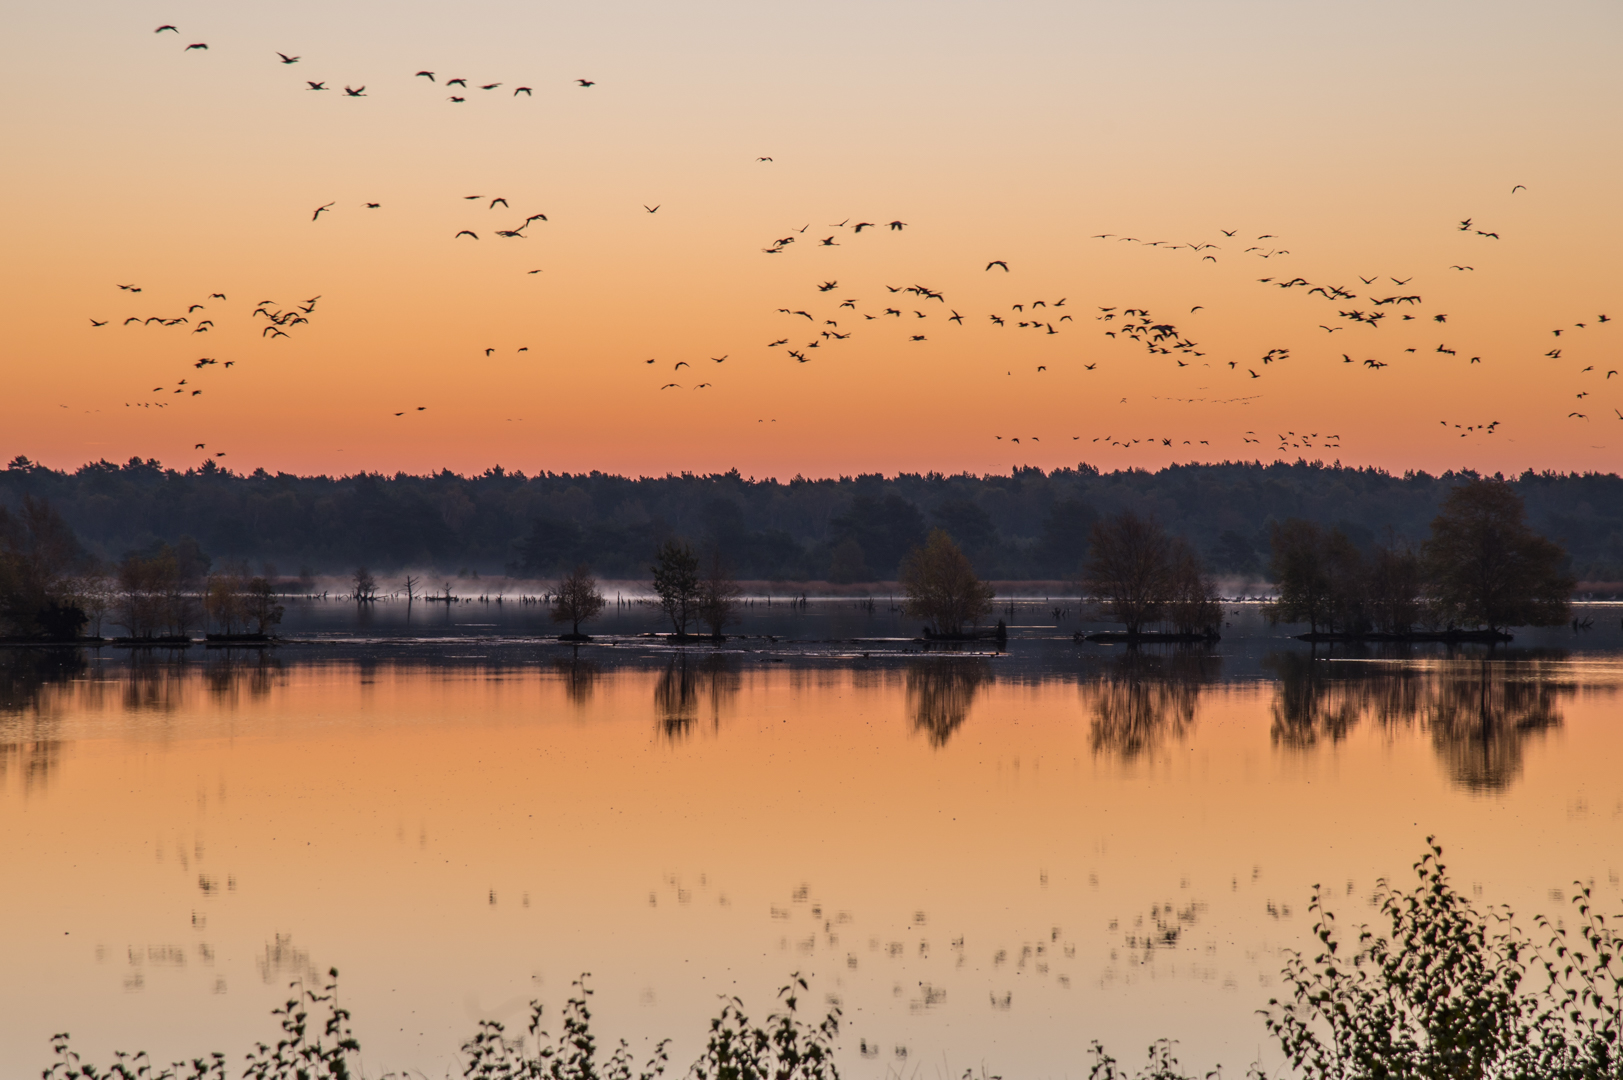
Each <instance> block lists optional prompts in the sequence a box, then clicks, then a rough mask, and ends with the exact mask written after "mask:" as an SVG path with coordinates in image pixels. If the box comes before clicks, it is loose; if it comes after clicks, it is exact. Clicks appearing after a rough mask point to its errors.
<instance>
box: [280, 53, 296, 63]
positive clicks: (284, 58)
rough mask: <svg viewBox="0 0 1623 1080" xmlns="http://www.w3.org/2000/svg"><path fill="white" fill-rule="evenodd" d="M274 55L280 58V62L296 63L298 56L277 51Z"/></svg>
mask: <svg viewBox="0 0 1623 1080" xmlns="http://www.w3.org/2000/svg"><path fill="white" fill-rule="evenodd" d="M276 55H277V56H280V57H281V58H282V63H284V64H297V63H298V62H299V58H298V57H297V56H289V55H288V54H287V53H285V52H279V53H277V54H276Z"/></svg>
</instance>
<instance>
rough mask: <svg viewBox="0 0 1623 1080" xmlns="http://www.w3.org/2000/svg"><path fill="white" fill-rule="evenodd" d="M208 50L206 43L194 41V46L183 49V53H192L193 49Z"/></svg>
mask: <svg viewBox="0 0 1623 1080" xmlns="http://www.w3.org/2000/svg"><path fill="white" fill-rule="evenodd" d="M207 48H208V45H207V44H206V43H205V42H201V41H194V42H193V43H192V44H190V45H188V46H186V47H185V48H184V49H182V50H181V52H191V51H192V50H193V49H205V50H206V49H207Z"/></svg>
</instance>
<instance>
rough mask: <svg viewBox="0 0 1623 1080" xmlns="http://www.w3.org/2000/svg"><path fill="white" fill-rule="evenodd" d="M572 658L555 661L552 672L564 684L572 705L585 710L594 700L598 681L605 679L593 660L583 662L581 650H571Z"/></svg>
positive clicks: (600, 668)
mask: <svg viewBox="0 0 1623 1080" xmlns="http://www.w3.org/2000/svg"><path fill="white" fill-rule="evenodd" d="M570 652H571V654H572V655H570V657H569V658H568V659H566V660H554V661H553V662H552V670H553V671H555V672H557V673H558V677H559V678H560V679H561V680H562V681H563V684H564V696H565V697H567V698H569V701H570V704H572V705H575V706H577V707H580V708H584V707H585V706H586V705H587V704H589V703H590V702H591V700H592V694H593V693H594V692H596V690H597V684H598V680H600V679H601V678H602V677H603V669H602V667H600V666H599V665H598V664H596V663H595V662H593V661H591V660H582V659H581V658H580V650H579V649H572V650H570Z"/></svg>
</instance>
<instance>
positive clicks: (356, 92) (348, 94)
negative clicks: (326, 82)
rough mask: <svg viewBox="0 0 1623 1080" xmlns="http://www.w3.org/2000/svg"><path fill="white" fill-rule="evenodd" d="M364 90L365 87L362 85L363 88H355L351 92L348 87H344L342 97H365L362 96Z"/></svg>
mask: <svg viewBox="0 0 1623 1080" xmlns="http://www.w3.org/2000/svg"><path fill="white" fill-rule="evenodd" d="M365 89H366V87H365V86H364V85H363V86H357V87H355V88H354V89H353V90H351V89H350V88H349V87H348V86H345V87H344V95H345V96H346V97H365V96H366V94H364V93H363V92H362V91H364V90H365Z"/></svg>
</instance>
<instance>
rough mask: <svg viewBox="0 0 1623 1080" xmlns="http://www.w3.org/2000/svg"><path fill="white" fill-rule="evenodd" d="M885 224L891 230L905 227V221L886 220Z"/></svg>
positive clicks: (898, 230) (896, 230) (894, 230)
mask: <svg viewBox="0 0 1623 1080" xmlns="http://www.w3.org/2000/svg"><path fill="white" fill-rule="evenodd" d="M887 224H888V225H889V226H890V231H891V232H901V231H902V230H903V229H905V228H907V222H905V221H891V222H887Z"/></svg>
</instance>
